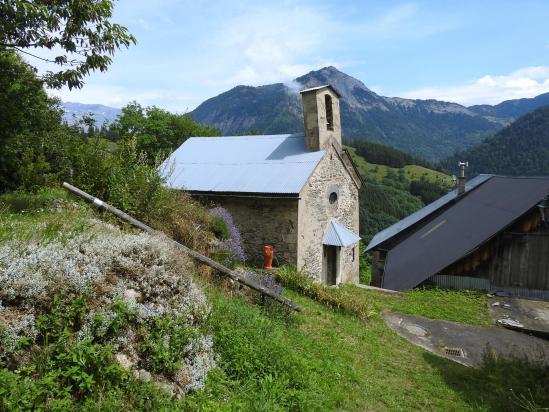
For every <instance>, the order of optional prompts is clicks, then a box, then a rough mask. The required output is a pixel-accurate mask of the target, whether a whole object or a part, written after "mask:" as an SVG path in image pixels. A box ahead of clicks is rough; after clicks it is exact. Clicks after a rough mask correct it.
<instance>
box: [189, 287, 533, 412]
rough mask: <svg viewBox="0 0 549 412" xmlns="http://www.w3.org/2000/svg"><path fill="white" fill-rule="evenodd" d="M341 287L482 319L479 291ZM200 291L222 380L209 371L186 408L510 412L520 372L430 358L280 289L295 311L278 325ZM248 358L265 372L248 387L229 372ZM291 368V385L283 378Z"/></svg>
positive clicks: (375, 299)
mask: <svg viewBox="0 0 549 412" xmlns="http://www.w3.org/2000/svg"><path fill="white" fill-rule="evenodd" d="M348 289H349V290H348V292H349V293H351V294H354V295H355V296H358V295H360V296H362V297H363V298H364V299H367V300H368V301H369V302H371V303H372V305H373V307H375V308H376V309H377V310H381V309H386V308H393V309H396V310H401V311H403V312H408V313H416V314H421V315H432V317H434V318H441V319H449V320H454V321H466V322H469V323H473V324H482V325H484V324H487V323H489V321H488V317H487V314H486V302H485V299H484V297H483V296H482V294H477V293H454V292H437V291H432V290H430V291H427V290H423V291H421V290H419V291H414V292H412V293H410V294H404V295H401V296H388V295H384V294H380V293H379V292H373V291H364V290H362V289H358V288H355V287H348ZM210 291H211V294H210V298H211V300H212V302H213V307H214V311H213V315H212V324H213V325H214V328H215V329H217V330H218V331H225V333H226V339H221V342H220V340H219V333H218V334H216V339H217V341H216V344H217V349H218V351H219V353H220V355H221V358H222V359H223V363H224V364H225V369H224V370H225V371H226V373H227V374H228V375H223V376H219V375H214V376H213V378H211V379H210V381H209V384H208V387H207V389H206V391H204V392H201V393H197V394H195V395H193V396H192V397H191V398H189V399H188V402H189V403H190V405H193V406H194V407H198V406H201V407H204V405H206V404H207V405H208V406H209V407H210V408H211V410H218V409H223V410H233V409H239V408H242V409H245V410H265V411H271V410H286V409H295V410H346V411H347V410H348V411H352V410H360V411H363V410H376V411H379V410H402V411H408V410H436V411H450V410H451V411H462V410H485V411H491V410H506V409H508V410H513V409H515V408H516V406H515V405H514V404H513V403H512V401H511V400H510V399H509V394H510V391H509V389H510V388H513V387H514V388H515V389H517V387H518V386H520V385H521V380H522V379H523V378H524V377H525V376H526V375H522V374H521V373H519V376H520V378H518V379H517V378H516V376H515V375H512V374H510V373H508V370H507V369H505V368H501V369H497V368H494V367H485V368H480V369H471V368H467V367H464V366H462V365H459V364H456V363H454V362H451V361H449V360H446V359H443V358H440V357H438V356H436V355H433V354H431V353H429V352H427V351H425V350H423V349H421V348H419V347H417V346H414V345H412V344H411V343H409V342H408V341H406V340H405V339H403V338H401V337H399V336H398V335H397V334H396V333H395V332H393V331H392V330H390V329H389V328H388V327H387V326H386V325H385V323H384V322H383V320H382V319H381V317H380V316H379V315H374V316H372V317H371V318H370V319H369V320H368V321H365V322H364V321H360V320H358V319H357V318H356V317H354V316H352V315H344V314H341V313H337V312H334V311H332V310H329V309H327V308H326V307H324V306H322V305H320V304H319V303H317V302H315V301H313V300H311V299H309V298H306V297H304V296H302V295H300V294H298V293H294V292H291V291H289V292H287V295H288V296H289V297H290V298H292V299H293V300H295V301H296V302H297V303H299V304H300V305H301V306H302V308H303V312H302V313H300V314H297V315H294V316H293V320H292V321H291V322H284V321H283V320H281V319H280V318H278V317H276V316H273V315H268V314H266V313H265V311H264V310H262V309H261V308H259V307H257V306H251V305H250V304H249V303H247V302H246V301H244V300H243V299H242V298H227V297H226V296H225V295H224V294H223V293H222V292H220V291H219V290H216V289H213V290H212V289H211V290H210ZM464 309H465V310H464ZM227 331H228V332H227ZM235 348H237V349H235ZM254 348H256V350H255V349H254ZM290 360H291V364H290ZM248 361H249V362H250V363H251V364H255V365H256V366H255V368H262V367H265V368H266V370H265V371H264V373H260V374H258V375H257V376H254V377H253V383H252V382H250V379H248V378H245V377H241V376H240V373H239V371H240V370H241V369H242V368H245V367H246V366H242V365H245V362H248ZM296 367H297V369H298V370H299V373H298V375H297V376H298V378H297V380H296V375H295V374H292V372H291V370H292V369H293V368H296ZM288 370H289V371H290V372H289V371H288ZM515 372H516V371H515ZM524 373H527V372H526V371H525V372H524ZM227 382H231V384H228V383H227ZM522 389H524V387H522Z"/></svg>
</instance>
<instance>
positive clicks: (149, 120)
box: [109, 102, 219, 159]
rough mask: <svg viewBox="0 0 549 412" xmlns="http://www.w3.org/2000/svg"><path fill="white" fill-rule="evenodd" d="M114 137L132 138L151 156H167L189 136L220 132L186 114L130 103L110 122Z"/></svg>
mask: <svg viewBox="0 0 549 412" xmlns="http://www.w3.org/2000/svg"><path fill="white" fill-rule="evenodd" d="M109 133H110V134H111V137H112V138H113V139H114V140H126V139H134V140H135V141H136V143H137V150H138V151H139V152H145V153H146V154H147V156H148V157H149V158H150V159H156V158H158V157H159V156H160V158H164V157H166V156H167V155H168V154H169V153H171V152H172V151H173V150H175V149H177V148H178V147H179V146H180V145H181V144H182V143H183V142H184V141H185V140H187V139H188V138H189V137H191V136H218V135H219V131H218V130H217V129H214V128H212V127H208V126H203V125H201V124H198V123H196V122H194V121H193V120H192V118H191V117H190V116H189V115H187V114H173V113H170V112H168V111H166V110H163V109H160V108H158V107H155V106H152V107H146V108H144V107H142V106H141V105H140V104H139V103H137V102H131V103H129V104H128V105H127V106H125V107H124V108H122V114H121V115H120V116H119V117H118V119H117V120H116V121H115V122H114V123H113V124H112V125H111V127H110V131H109Z"/></svg>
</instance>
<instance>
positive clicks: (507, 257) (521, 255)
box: [488, 230, 549, 290]
mask: <svg viewBox="0 0 549 412" xmlns="http://www.w3.org/2000/svg"><path fill="white" fill-rule="evenodd" d="M488 277H489V279H490V282H491V283H492V285H497V286H510V287H519V288H527V289H541V290H549V231H548V230H544V231H537V232H532V233H528V234H523V233H504V234H503V235H502V236H500V237H499V239H498V247H497V249H496V255H495V256H494V258H493V260H492V262H491V264H490V266H489V270H488Z"/></svg>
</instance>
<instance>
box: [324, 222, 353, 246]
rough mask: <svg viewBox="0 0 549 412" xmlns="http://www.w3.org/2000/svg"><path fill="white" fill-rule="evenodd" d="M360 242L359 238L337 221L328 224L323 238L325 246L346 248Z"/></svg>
mask: <svg viewBox="0 0 549 412" xmlns="http://www.w3.org/2000/svg"><path fill="white" fill-rule="evenodd" d="M359 240H360V236H358V235H356V234H354V233H353V232H351V231H350V230H349V229H347V228H346V227H345V226H343V225H342V224H341V223H339V222H338V221H337V220H335V219H332V220H330V223H328V230H327V231H326V235H325V236H324V241H323V242H322V243H323V244H325V245H330V246H342V247H347V246H350V245H352V244H353V243H356V242H358V241H359Z"/></svg>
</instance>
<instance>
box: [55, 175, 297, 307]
mask: <svg viewBox="0 0 549 412" xmlns="http://www.w3.org/2000/svg"><path fill="white" fill-rule="evenodd" d="M63 187H64V188H65V189H67V190H68V191H69V192H71V193H74V194H75V195H76V196H78V197H81V198H82V199H85V200H87V201H88V202H91V203H93V204H94V205H95V206H97V207H98V208H102V209H105V210H107V211H109V212H111V213H112V214H113V215H115V216H117V217H119V218H120V219H122V220H124V221H126V222H128V223H130V224H131V225H132V226H135V227H137V228H139V229H141V230H143V231H145V232H148V233H161V234H163V233H162V232H158V231H156V230H155V229H153V228H152V227H150V226H147V225H146V224H145V223H143V222H140V221H139V220H137V219H135V218H133V217H131V216H130V215H128V214H127V213H124V212H123V211H121V210H120V209H117V208H116V207H114V206H111V205H109V204H108V203H106V202H103V201H102V200H101V199H98V198H96V197H94V196H92V195H90V194H89V193H86V192H84V191H83V190H80V189H79V188H77V187H75V186H73V185H71V184H69V183H67V182H63ZM163 235H164V234H163ZM164 236H165V235H164ZM166 239H167V240H169V241H170V242H172V243H173V244H174V245H175V246H176V247H177V248H178V249H179V250H181V251H182V252H184V253H186V254H188V255H190V256H191V257H193V258H194V259H196V260H197V261H199V262H200V263H203V264H205V265H208V266H210V267H212V268H214V269H216V270H217V271H219V272H221V273H222V274H224V275H226V276H228V277H229V278H231V279H232V280H234V281H236V282H239V283H241V284H243V285H246V286H248V287H249V288H251V289H253V290H256V291H258V292H260V293H261V294H262V295H264V296H265V295H266V296H269V297H270V298H272V299H274V300H276V301H277V302H280V303H282V304H284V305H286V306H288V307H290V308H291V309H293V310H295V311H297V312H300V311H301V308H300V307H299V306H298V305H296V304H295V303H293V302H292V301H291V300H289V299H286V298H285V297H284V296H282V295H279V294H278V293H275V292H273V291H272V290H271V289H269V288H266V287H265V286H263V285H260V284H259V283H257V282H256V281H255V280H253V279H249V278H247V277H245V276H242V275H240V274H239V273H237V272H235V271H234V270H231V269H229V268H228V267H226V266H224V265H222V264H221V263H219V262H216V261H215V260H213V259H210V258H209V257H207V256H204V255H202V254H201V253H198V252H196V251H194V250H192V249H189V248H188V247H187V246H185V245H182V244H181V243H179V242H177V241H175V240H173V239H171V238H169V237H167V236H166Z"/></svg>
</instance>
